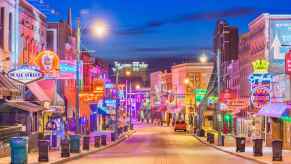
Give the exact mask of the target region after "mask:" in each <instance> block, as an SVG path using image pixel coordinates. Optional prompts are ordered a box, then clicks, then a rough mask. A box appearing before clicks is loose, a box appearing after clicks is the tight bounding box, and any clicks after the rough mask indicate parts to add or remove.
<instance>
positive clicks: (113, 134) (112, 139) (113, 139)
mask: <svg viewBox="0 0 291 164" xmlns="http://www.w3.org/2000/svg"><path fill="white" fill-rule="evenodd" d="M115 134H116V133H115V132H112V133H111V142H114V141H115V140H116V135H115Z"/></svg>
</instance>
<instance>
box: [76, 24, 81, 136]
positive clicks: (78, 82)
mask: <svg viewBox="0 0 291 164" xmlns="http://www.w3.org/2000/svg"><path fill="white" fill-rule="evenodd" d="M80 47H81V25H80V19H79V18H78V20H77V56H76V57H77V67H76V133H77V134H80V122H79V121H80V74H79V67H80V53H81V49H80Z"/></svg>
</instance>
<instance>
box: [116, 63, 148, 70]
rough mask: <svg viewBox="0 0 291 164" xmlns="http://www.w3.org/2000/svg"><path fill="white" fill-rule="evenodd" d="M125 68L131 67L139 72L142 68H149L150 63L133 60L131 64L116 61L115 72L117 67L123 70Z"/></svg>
mask: <svg viewBox="0 0 291 164" xmlns="http://www.w3.org/2000/svg"><path fill="white" fill-rule="evenodd" d="M123 68H131V69H132V70H133V71H134V72H138V71H140V70H145V69H147V68H148V64H145V63H144V62H132V63H130V64H121V63H119V62H114V68H113V71H114V72H115V71H116V70H117V69H118V70H121V69H123Z"/></svg>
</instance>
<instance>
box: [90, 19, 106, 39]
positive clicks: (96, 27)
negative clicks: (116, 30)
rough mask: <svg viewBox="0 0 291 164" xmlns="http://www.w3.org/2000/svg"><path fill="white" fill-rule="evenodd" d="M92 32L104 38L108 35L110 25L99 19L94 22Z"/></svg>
mask: <svg viewBox="0 0 291 164" xmlns="http://www.w3.org/2000/svg"><path fill="white" fill-rule="evenodd" d="M91 32H92V34H93V35H94V36H95V37H97V38H104V37H106V36H107V35H108V26H107V24H106V23H105V22H104V21H97V22H95V23H94V24H92V26H91Z"/></svg>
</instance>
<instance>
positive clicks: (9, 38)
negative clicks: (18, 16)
mask: <svg viewBox="0 0 291 164" xmlns="http://www.w3.org/2000/svg"><path fill="white" fill-rule="evenodd" d="M12 21H13V17H12V13H9V22H8V23H9V24H8V25H9V27H8V30H9V33H8V48H9V50H10V51H11V50H12V28H13V27H12Z"/></svg>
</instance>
